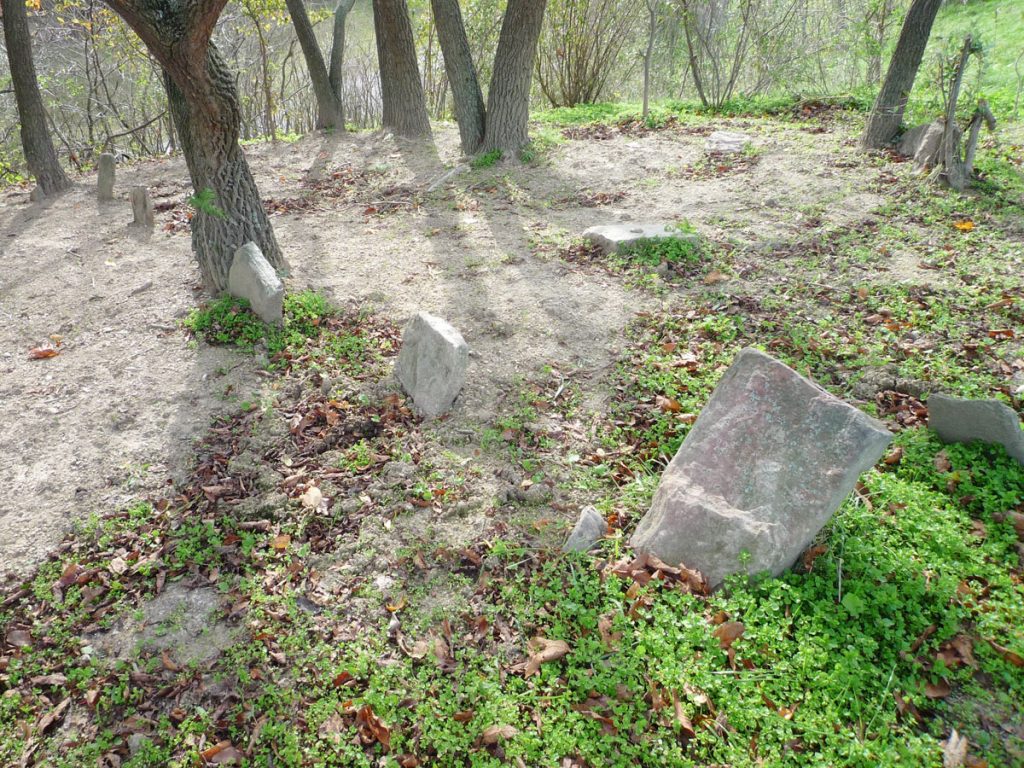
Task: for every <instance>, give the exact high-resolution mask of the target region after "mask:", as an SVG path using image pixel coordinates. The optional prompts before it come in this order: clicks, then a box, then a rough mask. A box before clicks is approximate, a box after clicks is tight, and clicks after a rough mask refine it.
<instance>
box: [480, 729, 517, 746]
mask: <svg viewBox="0 0 1024 768" xmlns="http://www.w3.org/2000/svg"><path fill="white" fill-rule="evenodd" d="M517 733H519V729H518V728H516V727H514V726H511V725H489V726H487V727H486V728H484V730H483V733H481V734H480V741H481V742H483V743H484V744H497V743H498V742H499V741H500V740H502V739H511V738H512V737H513V736H515V735H516V734H517Z"/></svg>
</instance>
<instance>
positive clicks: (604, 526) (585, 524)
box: [562, 505, 608, 552]
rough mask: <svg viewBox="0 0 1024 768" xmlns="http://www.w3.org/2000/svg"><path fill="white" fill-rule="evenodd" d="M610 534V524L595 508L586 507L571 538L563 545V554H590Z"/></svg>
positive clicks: (582, 510)
mask: <svg viewBox="0 0 1024 768" xmlns="http://www.w3.org/2000/svg"><path fill="white" fill-rule="evenodd" d="M606 533H608V523H607V522H606V521H605V519H604V516H603V515H602V514H601V513H600V512H598V511H597V509H596V508H595V507H592V506H589V505H588V506H586V507H584V508H583V509H581V510H580V518H579V520H577V521H576V527H575V528H573V529H572V533H570V534H569V538H568V539H566V540H565V544H563V545H562V551H563V552H588V551H589V550H590V549H591V548H592V547H593V546H594V545H595V544H597V542H599V541H600V540H601V539H602V538H604V535H605V534H606Z"/></svg>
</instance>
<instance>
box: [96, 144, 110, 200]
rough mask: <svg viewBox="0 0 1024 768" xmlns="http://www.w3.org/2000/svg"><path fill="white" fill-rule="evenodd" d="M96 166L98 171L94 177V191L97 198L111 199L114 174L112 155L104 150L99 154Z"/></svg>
mask: <svg viewBox="0 0 1024 768" xmlns="http://www.w3.org/2000/svg"><path fill="white" fill-rule="evenodd" d="M96 168H97V170H98V172H99V173H98V175H97V177H96V191H97V194H98V196H99V199H100V200H103V201H106V200H113V199H114V176H115V170H114V168H115V162H114V156H113V155H112V154H110V153H109V152H104V153H103V154H102V155H100V159H99V162H98V163H97V165H96Z"/></svg>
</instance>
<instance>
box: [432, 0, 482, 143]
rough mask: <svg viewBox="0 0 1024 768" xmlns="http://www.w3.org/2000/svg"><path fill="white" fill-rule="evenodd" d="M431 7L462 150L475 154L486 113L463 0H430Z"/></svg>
mask: <svg viewBox="0 0 1024 768" xmlns="http://www.w3.org/2000/svg"><path fill="white" fill-rule="evenodd" d="M430 7H431V9H432V10H433V12H434V24H436V25H437V37H438V40H439V41H440V43H441V52H442V53H443V54H444V69H445V72H446V73H447V75H448V85H450V86H451V89H452V100H453V101H454V102H455V120H456V122H457V123H458V124H459V137H460V138H461V139H462V151H463V152H465V153H466V154H472V153H474V152H476V151H477V150H478V149H479V148H480V145H481V143H483V140H484V124H485V115H486V113H485V107H484V97H483V94H482V93H481V92H480V82H479V81H478V80H477V76H476V66H475V65H474V64H473V54H472V52H471V50H470V47H469V39H468V38H467V37H466V27H465V25H464V24H463V21H462V11H461V10H460V9H459V0H430Z"/></svg>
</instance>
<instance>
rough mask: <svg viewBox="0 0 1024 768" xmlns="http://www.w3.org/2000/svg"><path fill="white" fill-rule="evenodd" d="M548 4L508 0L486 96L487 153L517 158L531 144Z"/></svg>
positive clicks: (535, 0) (529, 0) (485, 149)
mask: <svg viewBox="0 0 1024 768" xmlns="http://www.w3.org/2000/svg"><path fill="white" fill-rule="evenodd" d="M545 5H546V0H509V2H508V7H507V8H506V10H505V18H504V19H503V20H502V23H501V35H500V37H499V38H498V50H497V52H496V53H495V54H494V71H493V72H492V74H491V87H490V90H489V91H488V93H487V130H486V133H485V136H484V144H483V149H484V151H491V150H495V149H497V150H500V151H501V152H502V154H504V155H506V156H515V155H516V154H517V153H518V152H519V151H520V150H521V149H522V148H523V147H525V146H526V145H527V144H528V143H529V141H530V135H529V132H528V128H527V126H528V122H529V118H530V80H531V78H532V76H533V63H534V60H535V58H536V56H537V41H538V40H539V39H540V30H541V25H542V23H543V21H544V7H545Z"/></svg>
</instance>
